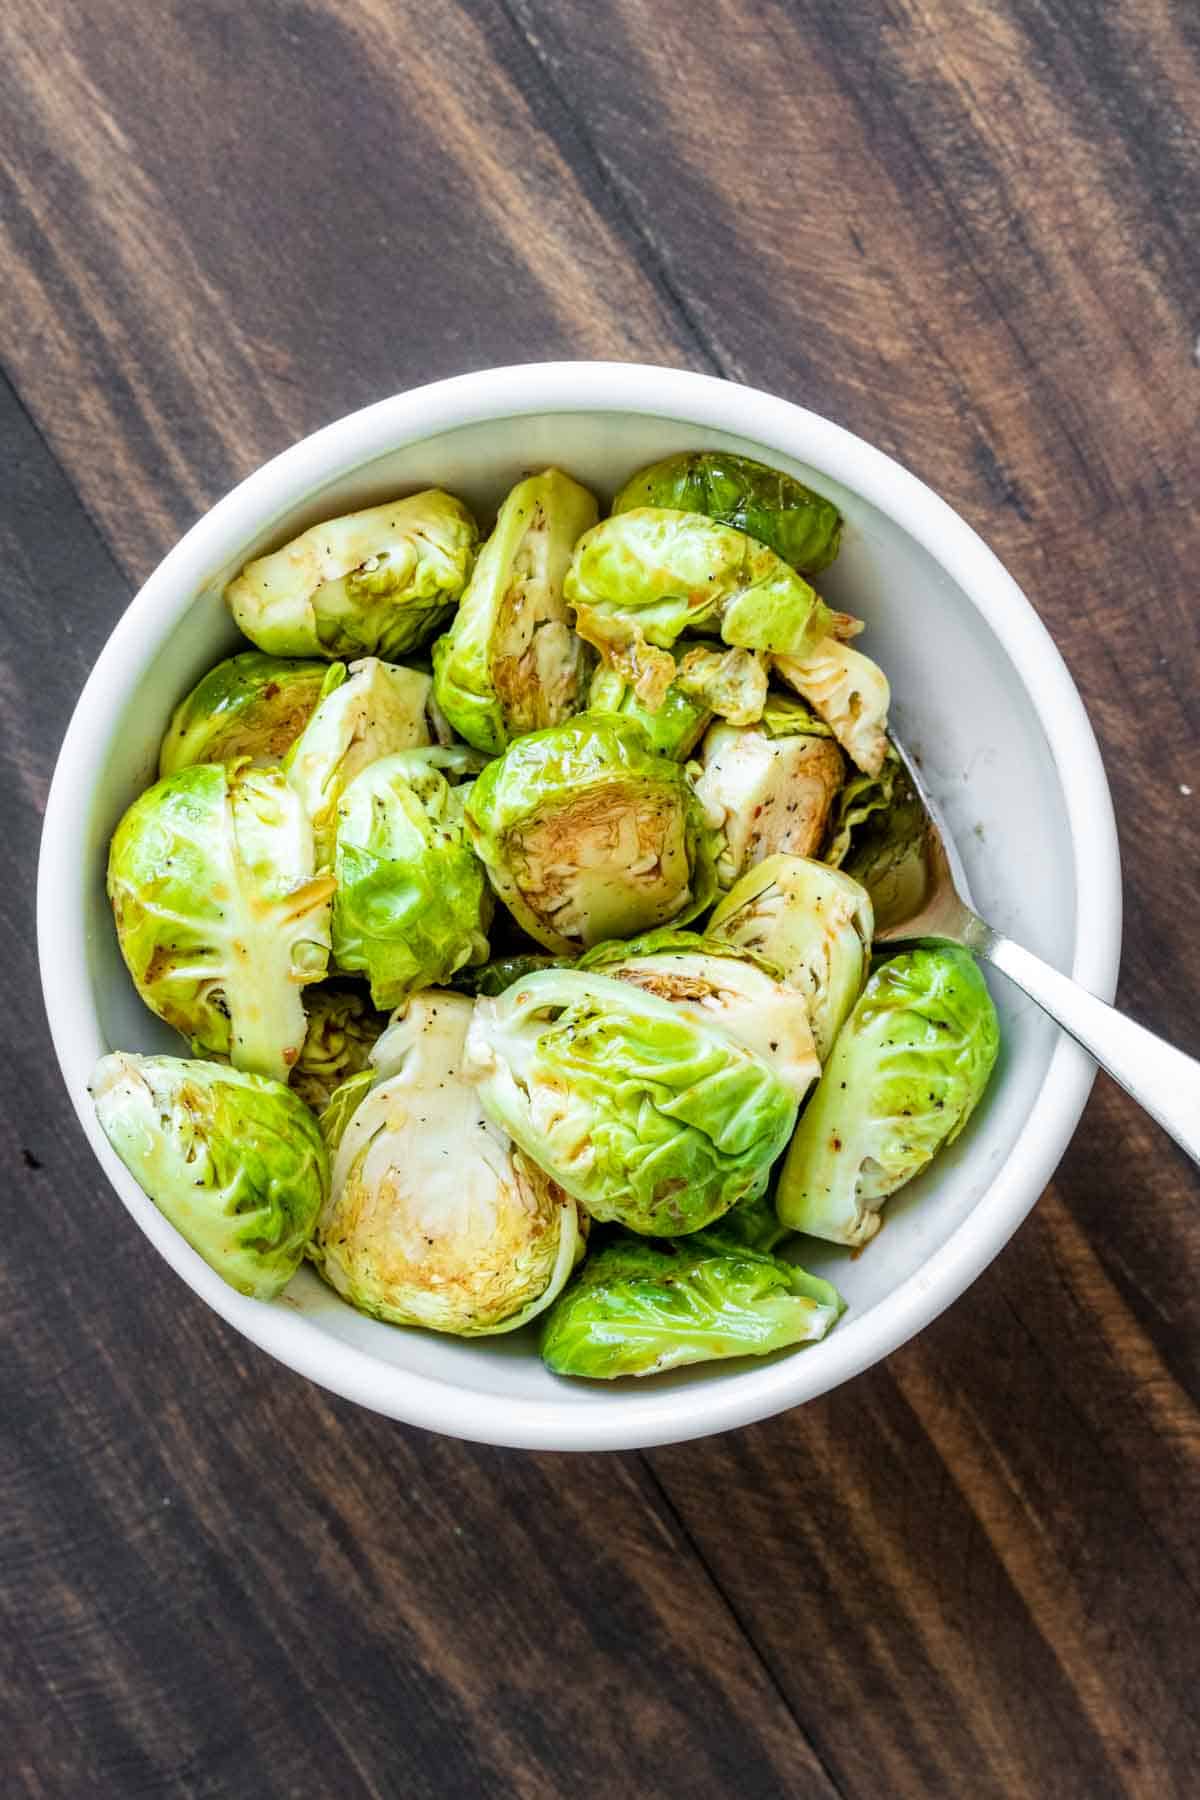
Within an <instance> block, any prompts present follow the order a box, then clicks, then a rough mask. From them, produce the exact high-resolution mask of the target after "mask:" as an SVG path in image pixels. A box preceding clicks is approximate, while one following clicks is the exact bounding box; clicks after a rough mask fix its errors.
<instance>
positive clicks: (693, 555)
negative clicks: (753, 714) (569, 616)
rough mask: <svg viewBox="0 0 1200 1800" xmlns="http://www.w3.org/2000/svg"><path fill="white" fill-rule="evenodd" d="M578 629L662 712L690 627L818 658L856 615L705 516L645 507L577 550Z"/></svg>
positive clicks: (572, 596) (752, 646) (594, 533)
mask: <svg viewBox="0 0 1200 1800" xmlns="http://www.w3.org/2000/svg"><path fill="white" fill-rule="evenodd" d="M566 595H567V599H568V600H569V601H570V602H571V604H572V606H574V608H575V629H576V630H577V631H578V632H579V635H580V636H581V637H583V638H586V639H587V641H588V642H589V643H590V644H594V645H595V647H596V649H597V650H598V651H599V652H600V655H601V656H602V657H603V658H604V660H605V661H606V662H607V663H608V664H609V665H610V666H611V667H613V668H614V669H616V670H617V672H618V673H619V674H620V675H621V676H623V678H624V679H625V680H626V681H628V683H629V684H630V686H631V687H632V688H633V690H634V693H635V694H636V695H637V698H638V700H639V701H640V702H641V704H642V705H643V706H645V707H647V708H649V710H650V711H651V712H654V711H657V709H658V707H659V706H661V704H662V701H663V698H664V696H665V694H666V692H667V689H668V688H669V687H670V685H671V683H672V681H674V680H675V677H676V668H675V661H674V658H673V657H672V656H670V655H669V654H668V652H669V651H670V649H671V646H672V645H673V644H674V643H676V642H677V640H678V639H679V638H680V637H681V636H682V635H683V634H684V633H685V632H692V633H696V632H701V633H708V634H712V633H713V632H714V631H715V632H718V633H719V634H720V636H721V638H722V640H723V641H724V642H725V643H726V644H732V645H735V646H738V647H740V648H742V649H746V650H770V651H774V652H777V653H779V654H781V655H787V656H808V655H810V654H811V653H812V652H813V651H814V650H815V649H816V647H817V645H818V644H819V643H820V642H821V640H822V639H823V638H825V637H828V636H829V635H830V634H831V633H842V634H846V635H853V632H854V630H855V629H857V621H853V620H850V619H847V618H846V617H845V615H843V614H838V613H833V612H831V611H830V609H829V608H828V607H827V606H826V605H825V603H824V601H823V600H820V599H819V598H818V597H817V595H816V594H815V593H814V592H813V590H812V588H811V587H809V585H808V583H807V581H805V579H804V577H803V576H802V575H798V574H797V573H796V571H795V569H793V568H792V567H791V565H790V564H789V563H786V562H784V560H783V558H782V557H780V556H776V554H775V552H774V551H773V550H768V549H767V547H766V546H765V545H764V544H759V543H756V542H755V541H754V539H753V538H749V537H747V536H746V534H745V533H744V532H741V531H735V530H733V528H732V527H731V526H728V525H719V524H717V522H716V521H715V520H713V519H708V518H705V517H704V516H703V515H702V514H701V513H687V512H670V511H666V510H663V509H661V508H657V507H640V508H639V509H638V510H636V511H634V512H625V513H620V514H618V515H617V517H616V518H612V519H604V520H602V521H601V523H600V524H599V525H596V526H594V527H593V528H592V530H591V531H589V532H587V533H586V534H585V535H584V536H583V537H582V538H581V539H580V540H579V542H578V544H577V545H576V546H575V556H574V559H573V561H572V563H571V569H570V572H569V574H568V576H567V580H566Z"/></svg>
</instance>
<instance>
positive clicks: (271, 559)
mask: <svg viewBox="0 0 1200 1800" xmlns="http://www.w3.org/2000/svg"><path fill="white" fill-rule="evenodd" d="M478 536H479V532H478V528H477V526H476V524H475V521H474V519H473V518H472V517H471V515H470V513H469V512H468V511H467V509H466V507H465V506H464V505H463V503H462V501H461V500H456V499H455V498H454V496H453V495H452V494H443V493H441V492H440V491H439V490H438V489H437V488H429V489H427V490H426V492H425V493H423V494H412V495H410V496H409V498H408V499H406V500H389V501H388V502H387V504H386V505H384V506H371V507H368V508H367V509H366V511H364V512H356V513H347V514H346V515H345V516H344V517H343V518H340V519H326V520H325V521H324V523H322V524H320V525H313V526H312V527H311V528H310V529H309V530H308V531H305V532H302V533H301V535H300V536H299V537H298V538H294V539H293V540H292V542H291V543H290V544H285V545H284V547H283V549H282V550H275V551H272V553H271V555H269V556H260V557H259V558H258V559H257V561H255V562H252V563H248V564H247V565H246V567H245V568H244V569H243V570H242V572H241V574H240V575H238V576H237V577H236V579H235V580H233V581H231V582H230V584H229V586H228V587H227V588H226V590H225V598H226V601H227V602H228V605H229V610H230V611H231V612H232V614H233V616H234V618H235V619H236V620H237V623H238V626H239V628H240V629H241V630H242V631H244V632H245V634H246V636H247V637H248V638H249V639H250V642H251V643H252V644H257V645H258V647H259V649H260V650H266V651H268V652H269V653H270V654H272V655H274V656H327V657H330V658H333V657H352V656H382V657H384V658H386V659H387V660H388V661H389V662H394V661H395V660H396V658H397V657H400V656H407V655H408V653H409V652H410V651H412V650H415V649H417V647H418V646H419V645H421V644H424V643H426V642H427V641H428V639H429V638H431V637H432V636H433V634H434V633H435V632H436V631H437V629H438V627H439V626H440V625H441V624H442V623H443V621H444V620H445V619H446V618H447V617H448V616H449V614H450V612H451V611H452V610H453V608H454V606H455V605H456V603H457V601H458V598H459V595H460V594H461V593H462V591H463V589H464V588H465V587H466V585H467V577H468V576H469V575H470V573H471V564H472V561H473V560H474V553H475V543H476V539H477V538H478Z"/></svg>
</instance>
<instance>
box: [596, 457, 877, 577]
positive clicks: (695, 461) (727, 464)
mask: <svg viewBox="0 0 1200 1800" xmlns="http://www.w3.org/2000/svg"><path fill="white" fill-rule="evenodd" d="M639 506H669V507H672V508H676V509H678V511H680V512H691V513H707V515H708V517H709V518H710V519H716V520H718V521H719V522H720V523H721V524H722V525H733V526H734V527H736V529H737V530H738V531H744V532H745V533H746V535H747V537H752V538H757V540H758V542H759V543H760V544H766V545H767V547H768V548H769V549H771V550H774V552H775V554H776V555H777V556H782V558H783V560H784V562H787V563H791V565H792V567H793V569H799V571H800V572H801V574H803V575H816V574H819V573H820V571H821V570H822V569H827V568H828V567H829V565H830V563H831V562H832V561H833V559H834V557H835V556H836V555H837V553H838V545H839V544H840V542H841V537H842V515H841V513H840V512H839V511H838V509H837V507H836V506H835V505H834V504H833V501H832V500H826V499H825V498H824V496H823V495H821V494H815V493H814V492H813V490H812V489H811V488H808V487H805V485H804V483H803V482H802V481H797V480H796V479H795V478H794V476H791V475H785V474H784V473H783V471H782V470H781V469H772V468H769V467H768V466H767V464H766V463H760V462H754V461H753V460H752V459H751V458H750V457H749V456H736V455H735V454H734V453H733V451H731V450H684V451H681V452H680V453H679V455H677V456H668V457H666V458H665V459H664V460H663V461H662V462H657V463H651V465H650V467H649V468H648V469H641V470H639V471H638V473H637V474H636V475H633V476H631V477H630V479H629V480H628V481H627V482H626V483H625V486H624V487H623V488H622V489H621V491H620V493H619V494H618V495H617V497H616V499H615V500H614V501H613V508H612V509H613V512H614V513H623V512H629V511H631V510H632V509H634V508H635V507H639Z"/></svg>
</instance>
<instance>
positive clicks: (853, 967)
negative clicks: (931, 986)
mask: <svg viewBox="0 0 1200 1800" xmlns="http://www.w3.org/2000/svg"><path fill="white" fill-rule="evenodd" d="M874 930H875V919H874V914H873V913H872V910H871V899H870V896H869V894H868V893H867V891H866V889H865V888H861V887H860V886H859V885H858V883H857V881H852V880H851V879H850V877H849V876H848V875H843V874H842V873H841V871H840V870H838V869H830V868H827V867H826V866H825V864H824V863H819V862H809V861H807V860H806V859H805V858H804V857H801V856H768V857H767V858H766V860H765V861H764V862H760V863H758V864H756V866H755V867H754V868H752V869H748V870H747V872H746V874H745V875H743V876H742V878H741V880H740V881H739V882H738V883H737V885H736V886H735V887H734V888H732V889H731V891H730V892H729V893H728V894H726V896H725V898H724V899H723V900H722V901H721V904H720V905H719V906H718V907H717V910H716V911H715V912H714V913H713V915H712V918H711V919H710V920H709V922H708V932H709V935H710V936H711V937H713V938H717V939H720V940H722V941H723V942H725V943H727V944H735V945H737V946H738V948H739V949H742V950H749V951H752V952H753V953H755V954H756V955H758V956H765V957H766V958H767V959H768V960H769V961H770V962H772V963H774V964H775V965H776V967H777V968H778V969H779V970H780V971H781V973H782V975H783V978H784V980H785V981H786V982H787V983H788V984H789V986H790V987H793V988H797V989H798V990H799V992H800V994H801V995H802V996H803V999H804V1003H805V1006H806V1008H807V1010H808V1017H809V1019H810V1020H811V1022H812V1031H813V1037H814V1039H815V1041H816V1047H817V1055H818V1056H819V1057H820V1059H821V1061H822V1063H825V1062H827V1061H828V1060H829V1053H830V1051H831V1050H832V1049H833V1043H834V1039H835V1038H836V1037H837V1034H838V1032H839V1031H840V1030H841V1028H842V1026H843V1024H844V1023H845V1020H846V1015H847V1014H848V1013H849V1011H850V1008H851V1007H852V1006H853V1005H854V1002H855V1001H856V1000H857V999H858V996H859V994H860V993H861V992H862V988H863V982H864V981H865V980H866V976H867V966H868V964H869V962H870V957H871V938H872V936H873V934H874Z"/></svg>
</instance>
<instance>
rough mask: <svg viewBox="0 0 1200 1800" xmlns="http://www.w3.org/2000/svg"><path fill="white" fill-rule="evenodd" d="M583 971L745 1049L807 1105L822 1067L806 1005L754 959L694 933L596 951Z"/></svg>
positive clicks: (582, 963)
mask: <svg viewBox="0 0 1200 1800" xmlns="http://www.w3.org/2000/svg"><path fill="white" fill-rule="evenodd" d="M577 967H578V968H580V969H585V970H586V969H602V970H603V971H604V973H605V974H606V975H611V976H612V977H613V978H614V979H615V980H617V981H629V982H632V983H633V985H634V986H635V987H639V988H641V989H643V991H644V992H645V993H647V994H657V995H658V996H659V998H660V999H662V1000H668V1001H670V1003H671V1005H672V1006H675V1007H677V1008H679V1010H680V1011H682V1012H684V1013H687V1014H689V1015H690V1016H691V1017H693V1018H694V1019H695V1020H696V1021H697V1023H698V1024H700V1025H717V1026H719V1027H720V1029H721V1030H722V1031H727V1032H728V1033H729V1035H730V1037H733V1038H736V1039H737V1041H738V1043H739V1044H745V1046H746V1047H747V1049H749V1050H753V1051H754V1052H755V1054H756V1055H758V1056H761V1057H762V1058H763V1060H764V1061H765V1062H769V1063H770V1064H771V1067H772V1068H773V1069H774V1070H775V1073H776V1074H777V1075H778V1077H779V1079H780V1080H781V1081H782V1082H784V1083H785V1085H786V1086H787V1087H789V1088H791V1090H792V1092H793V1093H794V1094H795V1096H796V1098H797V1100H802V1099H803V1098H804V1096H805V1094H806V1093H807V1092H808V1090H809V1088H810V1087H811V1086H812V1084H813V1082H814V1081H815V1080H816V1079H817V1076H818V1075H819V1074H820V1073H821V1065H820V1063H819V1062H818V1060H817V1053H816V1050H815V1049H814V1047H813V1034H812V1029H811V1027H810V1025H809V1022H808V1010H807V1007H806V1006H805V1003H804V999H803V998H802V996H801V995H800V994H798V993H797V992H796V991H795V989H794V988H790V987H784V986H783V984H782V983H781V982H780V981H778V980H777V979H776V977H775V974H774V973H772V972H771V971H769V970H768V969H767V968H765V967H764V966H763V965H762V963H761V962H760V961H759V959H758V958H757V957H756V956H755V955H754V953H753V952H751V953H750V954H748V955H747V954H746V953H744V952H743V951H742V950H741V949H740V948H739V947H738V946H736V945H734V944H732V943H730V942H724V943H719V942H716V941H714V940H713V939H710V938H707V937H700V936H699V935H698V934H697V933H696V932H694V931H675V930H672V929H671V928H670V927H668V928H667V929H666V930H665V931H652V932H649V933H648V934H647V935H646V936H645V937H641V938H634V939H633V941H632V942H631V943H615V944H597V946H596V947H595V949H594V950H589V951H588V952H587V954H586V956H583V957H581V958H580V960H579V963H578V964H577Z"/></svg>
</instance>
